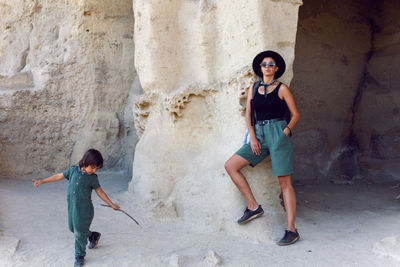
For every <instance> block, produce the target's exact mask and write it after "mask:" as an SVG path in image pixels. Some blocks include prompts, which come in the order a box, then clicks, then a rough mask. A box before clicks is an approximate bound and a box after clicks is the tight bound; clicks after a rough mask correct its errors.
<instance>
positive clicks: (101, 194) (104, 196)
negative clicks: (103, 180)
mask: <svg viewBox="0 0 400 267" xmlns="http://www.w3.org/2000/svg"><path fill="white" fill-rule="evenodd" d="M96 194H97V195H98V196H99V198H101V199H102V200H103V201H104V202H105V203H107V205H108V206H110V207H111V208H113V209H115V210H119V206H118V205H115V204H114V203H112V201H111V200H110V199H109V198H108V196H107V194H106V192H104V191H103V189H101V187H99V188H97V189H96Z"/></svg>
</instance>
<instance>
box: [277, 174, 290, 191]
mask: <svg viewBox="0 0 400 267" xmlns="http://www.w3.org/2000/svg"><path fill="white" fill-rule="evenodd" d="M279 185H280V186H281V189H282V191H285V190H287V189H290V188H292V179H291V176H290V175H288V176H280V177H279Z"/></svg>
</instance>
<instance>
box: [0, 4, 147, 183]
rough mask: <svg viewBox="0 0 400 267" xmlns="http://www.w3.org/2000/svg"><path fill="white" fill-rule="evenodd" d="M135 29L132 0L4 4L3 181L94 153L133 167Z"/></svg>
mask: <svg viewBox="0 0 400 267" xmlns="http://www.w3.org/2000/svg"><path fill="white" fill-rule="evenodd" d="M133 22H134V21H133V11H132V1H129V0H118V1H113V4H112V5H110V4H109V2H108V1H95V0H67V1H59V0H58V1H57V0H46V1H38V0H36V1H22V0H17V1H13V2H12V4H11V3H10V2H9V1H0V27H1V31H0V40H1V42H0V127H1V133H0V140H1V149H0V170H1V173H0V174H1V175H2V176H14V177H15V176H17V177H19V176H24V175H29V174H34V175H45V174H49V173H52V172H54V171H56V170H61V169H64V168H66V167H67V166H68V165H69V164H76V163H77V162H78V161H79V159H80V158H81V157H82V154H83V152H84V151H85V150H86V149H87V148H89V147H95V148H97V149H99V150H100V151H101V152H103V156H104V157H105V159H106V167H107V168H112V167H115V168H126V166H130V164H128V162H132V158H133V150H134V149H133V147H134V144H135V143H136V139H137V137H136V135H135V131H134V128H133V115H132V113H131V111H130V110H129V109H130V108H129V107H131V106H132V105H133V104H132V103H133V100H134V99H133V98H134V95H135V94H138V93H139V92H140V90H141V89H140V83H139V82H138V80H137V78H135V77H136V71H135V69H134V41H133ZM135 79H136V82H135ZM124 144H127V145H124ZM132 146H133V147H132ZM126 147H127V148H128V150H126V149H125V148H126Z"/></svg>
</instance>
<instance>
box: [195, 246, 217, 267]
mask: <svg viewBox="0 0 400 267" xmlns="http://www.w3.org/2000/svg"><path fill="white" fill-rule="evenodd" d="M221 264H222V260H221V257H220V256H218V254H217V253H215V252H214V251H212V250H209V251H208V252H207V255H206V257H205V258H204V260H203V262H202V263H201V264H200V266H202V267H215V266H220V265H221Z"/></svg>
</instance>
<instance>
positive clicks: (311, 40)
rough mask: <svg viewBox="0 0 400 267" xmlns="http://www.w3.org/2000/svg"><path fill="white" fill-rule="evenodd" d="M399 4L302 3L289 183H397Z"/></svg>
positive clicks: (363, 0)
mask: <svg viewBox="0 0 400 267" xmlns="http://www.w3.org/2000/svg"><path fill="white" fill-rule="evenodd" d="M399 17H400V2H398V1H395V0H384V1H372V0H353V1H344V0H340V1H328V0H323V1H319V0H304V1H303V5H302V6H301V7H300V9H299V20H298V31H297V36H296V46H295V61H294V64H293V72H294V77H293V80H292V82H291V85H290V86H291V88H292V92H293V94H294V96H295V99H296V102H297V105H298V107H299V110H300V113H301V115H302V118H301V122H300V123H299V124H298V127H297V129H296V132H297V134H296V135H295V136H294V138H293V141H294V146H295V150H296V155H297V157H296V159H295V164H296V170H297V171H296V172H297V173H296V175H295V180H304V181H305V180H307V181H327V180H330V181H333V182H334V183H338V184H341V183H343V184H353V183H355V182H357V181H358V180H361V179H366V180H370V181H374V182H381V181H396V180H397V181H399V180H400V136H399V134H398V133H399V132H400V131H399V130H400V124H399V116H398V114H399V111H400V93H399V91H400V90H399V88H400V70H399V69H398V68H397V67H396V63H397V62H399V60H400V20H398V18H399Z"/></svg>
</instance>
